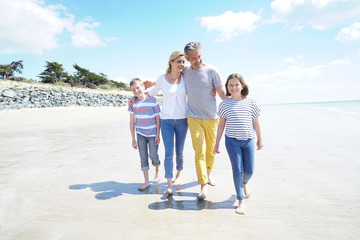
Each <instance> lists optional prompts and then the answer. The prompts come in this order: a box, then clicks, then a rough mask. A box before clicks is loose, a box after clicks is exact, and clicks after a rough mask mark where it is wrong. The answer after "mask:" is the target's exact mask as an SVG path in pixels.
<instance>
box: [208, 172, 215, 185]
mask: <svg viewBox="0 0 360 240" xmlns="http://www.w3.org/2000/svg"><path fill="white" fill-rule="evenodd" d="M208 179H209V182H208V184H209V185H210V186H216V181H215V179H214V177H213V176H212V174H211V172H208Z"/></svg>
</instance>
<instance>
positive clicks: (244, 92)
mask: <svg viewBox="0 0 360 240" xmlns="http://www.w3.org/2000/svg"><path fill="white" fill-rule="evenodd" d="M233 78H236V79H238V80H239V82H240V84H241V86H242V88H243V89H242V90H241V95H242V96H244V97H246V96H247V95H248V94H249V87H248V85H247V84H246V83H245V80H244V78H243V77H242V76H241V74H239V73H233V74H230V76H229V77H228V78H227V80H226V83H225V88H226V96H231V94H230V92H229V90H228V84H229V80H230V79H233Z"/></svg>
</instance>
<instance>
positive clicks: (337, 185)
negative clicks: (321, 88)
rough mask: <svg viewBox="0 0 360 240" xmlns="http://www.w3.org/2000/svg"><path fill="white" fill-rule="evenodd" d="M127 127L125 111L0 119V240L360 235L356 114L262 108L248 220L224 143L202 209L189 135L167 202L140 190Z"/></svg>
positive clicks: (26, 113)
mask: <svg viewBox="0 0 360 240" xmlns="http://www.w3.org/2000/svg"><path fill="white" fill-rule="evenodd" d="M128 119H129V116H128V113H127V109H126V107H121V108H111V107H103V108H78V107H71V108H51V109H24V110H15V111H3V112H0V239H19V240H20V239H21V240H22V239H24V240H25V239H26V240H28V239H37V240H42V239H44V240H45V239H46V240H48V239H220V238H221V239H256V240H261V239H277V240H278V239H291V240H297V239H299V240H300V239H301V240H303V239H358V238H359V236H360V204H359V202H360V189H359V186H358V184H359V183H360V161H359V154H360V124H358V123H359V122H360V115H340V114H338V113H335V112H328V111H321V110H317V109H310V108H301V107H291V106H286V105H269V106H263V107H262V115H261V117H260V124H261V128H262V133H263V139H264V149H263V150H261V151H257V152H256V159H255V161H256V168H255V173H254V175H253V178H252V179H251V180H250V183H249V187H250V189H251V191H252V197H251V198H250V199H249V200H248V201H247V202H246V215H245V216H240V215H237V214H235V212H234V211H235V204H236V200H235V190H234V186H233V181H232V172H231V167H230V162H229V159H228V156H227V153H226V150H225V146H224V139H223V140H222V143H221V148H220V150H221V154H220V155H217V156H216V160H215V161H216V162H215V169H214V176H215V178H216V180H217V186H215V187H209V194H208V197H207V199H206V200H204V201H198V200H197V199H196V195H197V193H198V191H199V186H198V185H197V182H196V174H195V169H194V152H193V149H192V146H191V138H190V134H189V133H188V136H187V139H186V146H185V153H184V154H185V164H184V171H183V182H184V185H183V186H181V187H178V188H177V189H176V192H175V194H174V196H173V197H169V198H167V197H166V196H164V195H163V194H162V192H163V191H165V190H166V179H164V178H163V179H162V181H161V183H159V184H154V183H152V185H151V187H150V188H149V189H148V190H146V191H144V192H139V191H138V190H137V187H138V186H139V185H140V184H141V183H142V181H143V177H142V173H141V171H140V160H139V156H138V152H137V151H136V150H134V149H132V148H131V137H130V132H129V129H128V128H129V127H128V124H129V123H128ZM159 155H160V158H161V161H163V157H164V149H163V145H162V143H160V149H159ZM161 169H162V173H164V170H163V168H161ZM150 176H151V177H152V178H153V176H154V168H151V170H150ZM162 176H163V174H162Z"/></svg>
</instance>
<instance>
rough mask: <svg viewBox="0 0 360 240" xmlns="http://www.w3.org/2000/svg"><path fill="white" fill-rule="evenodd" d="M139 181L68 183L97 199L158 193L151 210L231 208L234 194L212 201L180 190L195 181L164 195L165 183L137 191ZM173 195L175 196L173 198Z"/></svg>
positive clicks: (150, 207) (72, 188) (188, 186)
mask: <svg viewBox="0 0 360 240" xmlns="http://www.w3.org/2000/svg"><path fill="white" fill-rule="evenodd" d="M140 185H141V183H119V182H115V181H107V182H98V183H90V184H74V185H70V186H69V189H71V190H82V189H87V188H90V189H91V190H92V191H93V192H96V193H97V194H95V198H96V199H98V200H107V199H111V198H116V197H119V196H122V195H123V194H124V193H125V194H132V195H143V194H159V195H162V196H161V197H160V199H161V201H159V202H154V203H151V204H149V209H151V210H165V209H177V210H203V209H233V208H234V206H233V204H234V202H235V201H236V196H235V195H232V196H231V197H230V198H229V199H228V200H225V201H222V202H212V201H208V200H198V199H197V198H196V196H197V194H198V193H195V192H182V190H184V189H187V188H191V187H194V186H197V185H198V183H197V182H196V181H194V182H189V183H186V184H183V185H181V186H177V187H175V188H174V190H175V192H174V195H164V194H163V191H164V190H166V188H167V184H166V183H157V184H155V183H153V182H152V183H151V185H150V187H149V188H147V189H145V190H144V191H139V190H138V187H139V186H140ZM177 196H179V197H189V198H191V199H189V200H175V198H176V197H177ZM174 197H175V198H174Z"/></svg>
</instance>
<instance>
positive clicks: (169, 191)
mask: <svg viewBox="0 0 360 240" xmlns="http://www.w3.org/2000/svg"><path fill="white" fill-rule="evenodd" d="M164 194H166V195H172V194H173V190H172V189H170V188H168V189H166V191H165V192H164Z"/></svg>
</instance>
